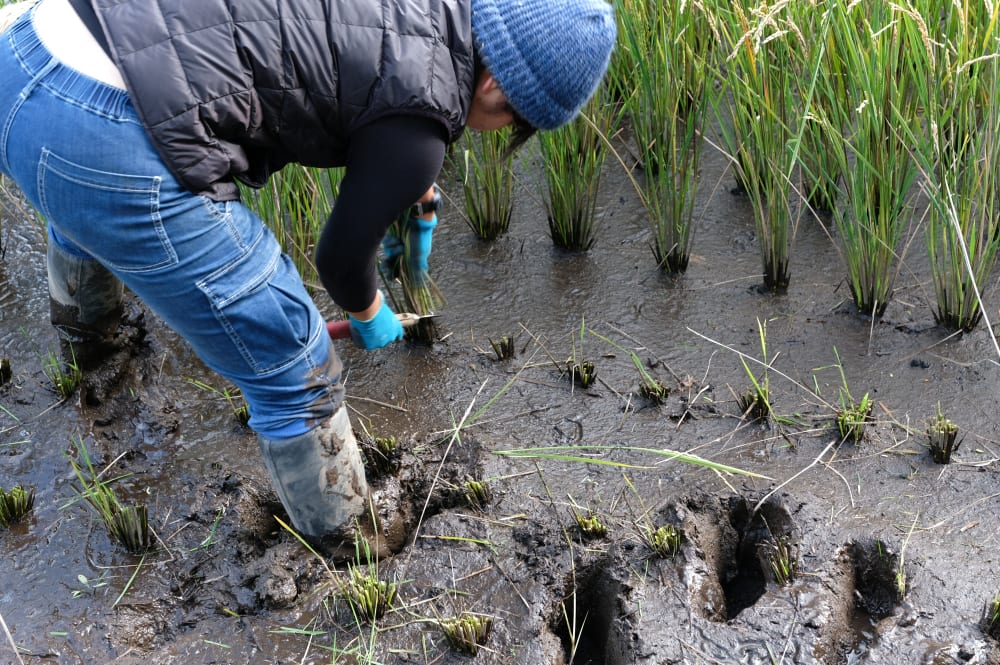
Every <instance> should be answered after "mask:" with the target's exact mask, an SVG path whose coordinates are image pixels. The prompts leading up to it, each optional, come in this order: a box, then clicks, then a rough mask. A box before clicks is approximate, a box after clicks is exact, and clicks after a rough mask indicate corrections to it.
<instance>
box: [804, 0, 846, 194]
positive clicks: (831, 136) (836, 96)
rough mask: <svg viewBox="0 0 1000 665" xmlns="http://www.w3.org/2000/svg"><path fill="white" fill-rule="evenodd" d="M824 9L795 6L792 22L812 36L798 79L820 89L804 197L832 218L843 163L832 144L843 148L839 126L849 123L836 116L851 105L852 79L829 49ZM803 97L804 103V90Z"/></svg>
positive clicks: (819, 4) (808, 129)
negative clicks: (848, 88) (849, 81)
mask: <svg viewBox="0 0 1000 665" xmlns="http://www.w3.org/2000/svg"><path fill="white" fill-rule="evenodd" d="M825 5H826V2H825V0H802V1H800V2H796V3H794V5H793V8H792V11H793V13H794V15H795V19H793V20H794V21H795V23H796V24H797V25H798V26H799V28H800V29H801V31H802V33H803V34H805V35H807V36H808V37H807V39H806V47H807V51H806V52H805V53H804V54H803V56H804V57H803V58H802V59H801V60H800V62H799V65H800V69H799V71H798V77H799V80H800V81H802V82H804V83H809V82H811V81H815V83H816V85H815V87H814V89H813V92H812V96H811V99H812V103H811V105H810V106H809V107H808V110H807V111H806V113H805V116H804V117H803V119H802V146H801V150H800V152H799V166H800V167H801V174H802V181H803V182H802V189H803V194H804V195H805V199H806V202H807V203H808V205H809V206H810V207H811V208H812V209H813V210H814V211H822V212H833V211H834V210H836V208H837V204H838V202H839V200H840V196H841V190H842V187H841V182H842V178H841V170H840V163H839V160H838V159H837V155H836V153H835V152H834V151H833V150H831V149H830V143H831V141H836V142H838V143H839V142H841V141H842V136H843V135H844V132H845V128H844V127H843V126H842V125H841V124H840V123H843V122H844V121H845V120H846V118H845V114H843V113H839V112H837V110H838V109H842V108H845V107H846V105H847V104H848V103H849V101H848V99H847V96H846V94H847V93H846V89H845V84H844V81H845V80H846V79H847V78H848V75H847V72H846V71H845V70H844V63H843V61H841V60H840V59H838V58H837V57H836V52H835V51H834V50H833V49H831V48H830V43H831V41H830V36H829V27H828V22H827V20H826V13H825V11H824V10H825ZM813 67H814V69H811V68H813ZM814 72H815V77H813V73H814ZM811 77H813V78H811ZM799 96H800V98H804V90H802V91H800V93H799Z"/></svg>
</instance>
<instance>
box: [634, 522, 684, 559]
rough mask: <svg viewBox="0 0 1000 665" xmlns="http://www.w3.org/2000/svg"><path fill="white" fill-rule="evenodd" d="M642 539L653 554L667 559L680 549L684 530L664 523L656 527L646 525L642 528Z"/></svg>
mask: <svg viewBox="0 0 1000 665" xmlns="http://www.w3.org/2000/svg"><path fill="white" fill-rule="evenodd" d="M641 534H642V540H643V542H645V543H646V545H647V546H648V547H649V549H651V550H653V554H655V555H656V556H657V557H659V558H661V559H668V558H670V557H673V556H676V555H677V553H678V552H680V550H681V542H682V541H683V539H684V532H683V531H682V530H681V529H678V528H677V527H675V526H673V525H671V524H665V525H663V526H659V527H656V528H655V529H654V528H653V527H652V526H646V527H644V528H643V529H642V532H641Z"/></svg>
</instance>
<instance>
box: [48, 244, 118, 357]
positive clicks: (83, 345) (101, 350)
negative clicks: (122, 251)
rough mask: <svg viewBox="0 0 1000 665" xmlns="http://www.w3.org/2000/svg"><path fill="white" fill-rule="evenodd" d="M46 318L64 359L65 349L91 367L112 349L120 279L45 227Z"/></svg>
mask: <svg viewBox="0 0 1000 665" xmlns="http://www.w3.org/2000/svg"><path fill="white" fill-rule="evenodd" d="M46 262H47V264H48V276H49V319H50V320H51V322H52V325H53V326H54V327H55V329H56V331H57V332H58V333H59V338H60V341H61V342H63V345H64V347H71V349H70V348H65V349H64V356H69V355H70V351H71V353H72V357H73V358H74V359H75V362H77V363H78V364H80V365H81V366H88V367H90V366H94V365H96V364H98V363H99V362H100V360H101V358H102V357H104V356H106V355H108V354H110V353H112V352H113V351H114V348H115V347H114V337H115V333H116V331H117V330H118V323H119V321H120V320H121V316H122V299H123V292H124V290H123V288H122V283H121V281H120V280H119V279H118V278H117V277H115V276H114V275H113V274H112V273H111V272H110V271H109V270H108V269H107V268H105V267H104V266H103V265H101V264H100V263H99V262H98V261H97V260H96V259H94V258H92V257H90V256H88V255H87V254H86V253H84V252H82V251H81V250H79V249H75V248H72V247H71V246H70V244H69V243H68V241H66V240H65V239H63V238H61V237H60V236H59V233H58V232H57V231H55V230H54V229H53V228H52V227H51V226H50V227H49V242H48V247H47V249H46Z"/></svg>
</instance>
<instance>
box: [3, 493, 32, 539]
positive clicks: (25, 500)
mask: <svg viewBox="0 0 1000 665" xmlns="http://www.w3.org/2000/svg"><path fill="white" fill-rule="evenodd" d="M34 505H35V488H34V487H32V488H29V489H25V488H24V487H23V486H22V485H15V486H14V487H12V488H10V491H6V490H4V489H3V488H2V487H0V527H3V528H5V529H6V528H7V527H9V526H10V525H11V524H17V523H18V522H20V521H21V520H23V519H24V517H25V516H26V515H27V514H28V513H29V512H31V509H32V507H33V506H34Z"/></svg>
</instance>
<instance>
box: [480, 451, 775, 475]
mask: <svg viewBox="0 0 1000 665" xmlns="http://www.w3.org/2000/svg"><path fill="white" fill-rule="evenodd" d="M616 451H617V452H622V453H634V454H639V453H645V454H649V455H653V456H657V457H664V458H666V461H673V460H677V461H679V462H684V463H685V464H692V465H694V466H700V467H704V468H706V469H713V470H715V471H719V472H721V473H730V474H734V475H741V476H750V477H753V478H764V479H769V478H768V477H767V476H764V475H761V474H759V473H754V472H753V471H745V470H743V469H737V468H736V467H732V466H728V465H725V464H720V463H718V462H713V461H711V460H707V459H705V458H704V457H699V456H697V455H693V454H691V453H682V452H679V451H676V450H667V449H662V450H660V449H656V448H641V447H637V446H537V447H534V448H520V449H514V450H494V451H493V454H494V455H502V456H505V457H518V458H527V459H548V460H555V461H560V462H578V463H582V464H598V465H605V466H623V467H629V468H639V469H650V468H656V467H651V466H639V465H636V464H627V463H624V462H615V461H612V460H606V459H601V458H596V457H583V456H582V455H581V453H586V452H600V453H610V452H616Z"/></svg>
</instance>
